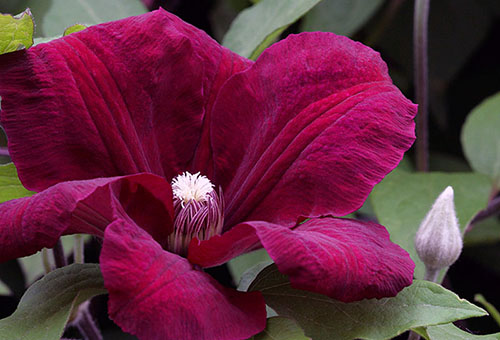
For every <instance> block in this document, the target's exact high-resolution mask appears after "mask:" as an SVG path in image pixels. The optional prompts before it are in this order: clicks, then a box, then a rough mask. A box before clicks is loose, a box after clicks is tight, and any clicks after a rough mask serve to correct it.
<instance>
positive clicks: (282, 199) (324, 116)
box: [212, 33, 416, 227]
mask: <svg viewBox="0 0 500 340" xmlns="http://www.w3.org/2000/svg"><path fill="white" fill-rule="evenodd" d="M214 111H216V112H217V115H213V119H212V145H213V150H214V159H215V161H216V176H215V177H216V181H215V182H216V183H217V184H218V185H222V187H223V189H224V193H225V197H226V201H227V213H226V216H227V224H228V227H230V226H231V225H235V224H237V223H239V222H241V221H245V220H264V221H270V222H274V223H279V224H283V225H290V226H291V225H294V224H295V223H296V221H297V217H298V216H299V215H302V216H309V217H312V216H322V215H329V214H331V215H336V216H342V215H345V214H347V213H350V212H352V211H353V210H355V209H357V208H359V207H360V206H361V205H362V203H363V202H364V200H365V199H366V197H367V195H368V194H369V193H370V191H371V189H372V188H373V186H374V185H375V184H376V183H378V182H379V181H380V180H381V179H382V178H383V177H384V176H385V175H386V174H387V173H388V172H389V171H391V170H392V169H393V168H394V167H395V166H396V165H397V164H398V163H399V161H400V160H401V158H402V156H403V153H404V151H406V150H407V149H408V148H409V147H410V145H411V144H412V143H413V141H414V138H415V136H414V122H413V117H414V116H415V114H416V106H415V105H413V104H412V103H411V102H410V101H409V100H407V99H406V98H405V97H404V96H403V95H402V94H401V92H400V91H399V90H398V89H397V88H396V87H395V86H394V85H393V84H392V82H391V79H390V78H389V76H388V74H387V67H386V65H385V63H384V62H383V61H382V60H381V59H380V56H379V54H378V53H376V52H374V51H373V50H371V49H370V48H368V47H366V46H363V45H362V44H360V43H356V42H353V41H351V40H349V39H348V38H345V37H341V36H336V35H334V34H331V33H303V34H300V35H296V36H290V37H289V38H287V39H285V40H283V41H281V42H279V43H276V44H274V45H273V46H271V47H270V48H269V49H267V50H266V51H265V52H264V53H263V54H262V56H261V57H260V58H259V59H258V60H257V62H256V63H255V64H254V65H253V66H251V67H250V68H248V69H247V70H246V71H244V72H241V73H239V74H236V75H235V76H233V77H232V78H231V79H229V80H228V81H227V82H226V84H225V85H224V87H223V88H222V90H221V91H220V93H219V96H218V98H217V101H216V103H215V106H214Z"/></svg>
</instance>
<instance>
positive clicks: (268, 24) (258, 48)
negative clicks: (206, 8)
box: [222, 0, 321, 59]
mask: <svg viewBox="0 0 500 340" xmlns="http://www.w3.org/2000/svg"><path fill="white" fill-rule="evenodd" d="M320 1H321V0H301V1H290V0H262V1H259V3H257V4H256V5H253V6H252V7H249V8H247V9H245V10H243V11H242V12H241V13H240V14H239V15H238V17H237V18H236V19H235V20H234V21H233V23H232V24H231V27H230V28H229V31H228V32H227V33H226V36H225V37H224V40H223V42H222V44H223V45H224V46H226V47H228V48H229V49H231V50H232V51H234V52H236V53H238V54H240V55H242V56H244V57H247V58H251V59H256V58H257V57H258V56H259V54H260V53H261V52H262V51H263V50H264V49H265V48H266V47H268V46H269V45H271V44H272V43H273V41H274V40H275V39H276V38H277V37H278V36H279V35H280V34H281V33H282V32H283V31H284V30H285V29H286V28H287V27H288V26H290V25H291V24H293V23H294V22H295V21H297V20H298V19H299V18H300V17H302V16H303V15H304V14H305V13H307V12H308V11H309V10H310V9H311V8H313V7H314V6H315V5H316V4H317V3H319V2H320Z"/></svg>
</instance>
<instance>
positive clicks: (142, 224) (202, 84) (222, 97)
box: [0, 10, 416, 340]
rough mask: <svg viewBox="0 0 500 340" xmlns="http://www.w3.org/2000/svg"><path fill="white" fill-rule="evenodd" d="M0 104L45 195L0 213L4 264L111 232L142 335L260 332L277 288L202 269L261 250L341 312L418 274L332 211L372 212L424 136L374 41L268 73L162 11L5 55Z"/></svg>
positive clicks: (338, 47) (327, 47) (307, 54)
mask: <svg viewBox="0 0 500 340" xmlns="http://www.w3.org/2000/svg"><path fill="white" fill-rule="evenodd" d="M0 96H1V97H2V112H1V122H2V124H3V127H4V129H5V131H6V133H7V136H8V139H9V151H10V153H11V156H12V159H13V161H14V163H15V165H16V166H17V169H18V171H19V176H20V179H21V181H22V182H23V184H24V185H25V186H26V187H27V188H28V189H31V190H34V191H37V192H38V194H36V195H34V196H32V197H29V198H22V199H17V200H13V201H9V202H6V203H4V204H2V205H0V222H1V227H0V228H1V229H0V245H1V247H0V261H5V260H8V259H11V258H16V257H20V256H24V255H28V254H32V253H34V252H36V251H37V250H39V249H41V248H42V247H52V246H54V245H55V243H56V241H57V239H58V238H59V237H60V236H61V235H65V234H72V233H90V234H93V235H97V236H99V237H102V238H103V248H102V253H101V256H100V263H101V269H102V273H103V276H104V282H105V285H106V288H107V289H108V291H109V314H110V316H111V318H112V319H113V320H114V321H115V322H116V323H117V324H118V325H119V326H120V327H121V328H122V329H124V330H125V331H127V332H130V333H133V334H135V335H137V336H139V338H141V339H217V340H221V339H244V338H248V337H250V336H252V335H253V334H256V333H257V332H259V331H261V330H262V329H263V328H264V326H265V318H266V313H265V305H264V301H263V298H262V296H261V294H260V293H259V292H251V293H245V292H237V291H235V290H233V289H230V288H226V287H223V286H221V285H220V284H219V283H217V282H216V281H215V280H214V279H213V278H212V277H211V276H210V275H208V274H207V273H205V272H204V271H203V268H208V267H212V266H216V265H220V264H222V263H225V262H226V261H228V260H230V259H231V258H233V257H235V256H237V255H240V254H242V253H245V252H248V251H250V250H254V249H258V248H261V247H264V248H265V249H266V250H267V251H268V253H269V255H270V256H271V258H272V259H273V260H274V261H275V263H276V265H277V266H278V269H279V270H280V271H281V272H283V273H285V274H287V275H288V276H289V277H290V280H291V283H292V285H293V286H294V287H296V288H299V289H306V290H310V291H314V292H319V293H322V294H326V295H328V296H330V297H332V298H335V299H338V300H341V301H346V302H349V301H355V300H360V299H363V298H381V297H385V296H394V295H395V294H397V292H398V291H400V290H401V289H402V288H403V287H405V286H407V285H409V284H410V283H411V281H412V274H413V268H414V264H413V262H412V261H411V259H410V258H409V256H408V254H407V253H406V252H405V251H404V250H402V249H401V248H400V247H399V246H397V245H395V244H393V243H391V242H390V240H389V235H388V233H387V231H386V230H385V228H384V227H382V226H380V225H378V224H375V223H370V222H361V221H356V220H351V219H341V218H334V217H326V216H344V215H346V214H349V213H351V212H353V211H354V210H356V209H358V208H359V207H360V206H361V205H362V204H363V202H364V201H365V199H366V197H367V196H368V194H369V193H370V191H371V190H372V188H373V186H374V185H375V184H376V183H378V182H379V181H380V180H381V179H382V178H383V177H384V176H385V175H386V174H387V173H388V172H389V171H391V170H392V169H393V168H394V167H395V166H396V165H397V164H398V163H399V161H400V160H401V158H402V156H403V153H404V152H405V151H406V150H407V149H408V148H409V147H410V145H411V144H412V143H413V141H414V123H413V117H414V115H415V113H416V108H415V105H413V104H412V103H411V102H410V101H408V100H407V99H406V98H405V97H404V96H403V95H402V94H401V93H400V91H399V90H398V89H397V88H396V87H395V86H394V85H393V84H392V82H391V79H390V78H389V76H388V73H387V67H386V65H385V63H384V62H383V61H382V60H381V59H380V57H379V54H378V53H376V52H374V51H373V50H371V49H370V48H368V47H366V46H363V45H362V44H360V43H356V42H353V41H351V40H349V39H348V38H345V37H341V36H336V35H334V34H330V33H304V34H299V35H292V36H290V37H288V38H287V39H285V40H283V41H281V42H278V43H276V44H274V45H273V46H271V47H270V48H268V49H267V50H266V51H264V53H263V54H262V55H261V56H260V58H259V59H258V60H257V61H256V62H252V61H250V60H247V59H245V58H242V57H240V56H238V55H236V54H234V53H232V52H231V51H229V50H227V49H225V48H224V47H221V46H220V45H218V44H217V43H216V42H215V41H214V40H212V39H211V38H210V37H208V36H207V35H206V34H205V33H204V32H202V31H200V30H198V29H196V28H194V27H192V26H190V25H188V24H186V23H184V22H182V21H181V20H180V19H178V18H177V17H175V16H173V15H171V14H169V13H167V12H165V11H163V10H159V11H156V12H152V13H148V14H145V15H141V16H137V17H131V18H127V19H123V20H119V21H116V22H111V23H106V24H101V25H97V26H93V27H90V28H88V29H86V30H84V31H81V32H79V33H74V34H71V35H69V36H66V37H64V38H61V39H57V40H54V41H52V42H50V43H47V44H40V45H37V46H35V47H33V48H31V49H29V50H27V51H18V52H15V53H11V54H8V55H4V56H1V59H0ZM197 173H200V174H201V175H200V174H197ZM306 218H308V220H307V221H306V222H305V223H299V222H301V221H304V220H305V219H306Z"/></svg>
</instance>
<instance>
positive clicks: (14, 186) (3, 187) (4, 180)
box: [0, 163, 34, 203]
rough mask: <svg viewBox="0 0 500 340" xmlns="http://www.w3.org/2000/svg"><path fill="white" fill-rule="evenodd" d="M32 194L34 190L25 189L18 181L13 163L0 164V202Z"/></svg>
mask: <svg viewBox="0 0 500 340" xmlns="http://www.w3.org/2000/svg"><path fill="white" fill-rule="evenodd" d="M33 194H34V192H31V191H29V190H26V189H25V188H24V187H23V185H22V184H21V182H20V181H19V177H17V170H16V167H15V166H14V163H9V164H5V165H0V203H2V202H6V201H10V200H13V199H15V198H21V197H27V196H31V195H33Z"/></svg>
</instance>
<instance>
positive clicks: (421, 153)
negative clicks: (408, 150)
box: [413, 0, 430, 171]
mask: <svg viewBox="0 0 500 340" xmlns="http://www.w3.org/2000/svg"><path fill="white" fill-rule="evenodd" d="M429 3H430V0H415V11H414V16H413V58H414V61H413V63H414V72H415V74H414V77H415V92H416V102H417V104H418V115H417V149H416V152H417V169H418V170H419V171H428V170H429V137H428V130H429V122H428V114H429V112H428V105H429V104H428V101H429V98H428V92H429V91H428V87H429V85H428V82H429V75H428V53H427V52H428V51H427V35H428V34H427V33H428V32H427V31H428V29H427V27H428V20H429Z"/></svg>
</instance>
